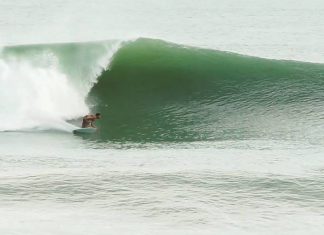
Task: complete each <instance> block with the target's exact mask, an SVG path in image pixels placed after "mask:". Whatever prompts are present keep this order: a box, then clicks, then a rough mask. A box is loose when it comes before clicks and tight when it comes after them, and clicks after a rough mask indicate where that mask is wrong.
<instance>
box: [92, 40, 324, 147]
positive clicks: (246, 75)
mask: <svg viewBox="0 0 324 235" xmlns="http://www.w3.org/2000/svg"><path fill="white" fill-rule="evenodd" d="M323 88H324V66H323V65H321V64H310V63H301V62H292V61H276V60H268V59H260V58H255V57H248V56H242V55H237V54H232V53H226V52H221V51H215V50H206V49H198V48H190V47H184V46H180V45H175V44H171V43H167V42H163V41H160V40H151V39H138V40H137V41H135V42H130V43H128V44H126V45H124V46H123V47H122V48H121V49H120V50H118V52H117V53H116V54H115V55H114V58H113V61H112V62H111V64H110V69H109V70H107V71H105V72H104V73H102V75H101V76H100V77H99V82H98V83H97V84H95V86H94V87H93V88H92V90H91V93H90V96H89V97H90V100H91V102H92V103H93V104H96V106H95V110H96V111H100V112H101V113H103V119H102V120H101V121H100V126H101V136H102V137H104V138H108V139H113V140H131V141H208V140H220V139H222V140H224V139H227V140H229V139H249V138H258V139H260V138H261V139H263V138H266V139H269V138H271V139H293V140H300V139H303V140H305V138H306V139H307V138H313V137H314V136H318V135H322V134H321V133H319V132H318V131H317V130H318V128H319V127H321V125H322V124H321V122H322V120H321V117H323V114H324V105H323V104H324V91H323ZM322 136H323V135H322Z"/></svg>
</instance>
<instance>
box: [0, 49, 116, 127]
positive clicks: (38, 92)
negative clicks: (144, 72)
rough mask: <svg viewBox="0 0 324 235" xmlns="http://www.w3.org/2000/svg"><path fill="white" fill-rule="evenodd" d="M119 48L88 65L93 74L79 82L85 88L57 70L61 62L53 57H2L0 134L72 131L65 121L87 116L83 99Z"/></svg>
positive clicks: (53, 55) (47, 53)
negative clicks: (31, 131)
mask: <svg viewBox="0 0 324 235" xmlns="http://www.w3.org/2000/svg"><path fill="white" fill-rule="evenodd" d="M119 45H120V44H119V43H118V44H117V45H115V46H113V47H109V48H107V53H105V56H101V57H99V58H98V61H96V62H95V63H91V66H93V68H91V69H92V71H93V72H92V73H91V74H88V75H87V77H86V78H82V79H83V80H82V82H83V83H84V84H85V85H84V86H80V85H77V84H79V83H76V82H73V81H72V78H71V77H70V75H68V74H67V73H66V72H64V71H62V70H61V69H60V66H59V63H60V61H59V59H60V58H59V57H58V56H55V54H53V53H50V52H47V51H46V52H44V55H46V56H36V57H33V58H32V59H28V57H19V56H18V55H17V56H16V57H15V56H13V55H11V56H10V57H9V58H8V57H5V56H1V57H0V110H1V112H0V131H15V130H31V129H33V130H35V129H36V130H48V129H55V130H63V131H71V130H72V129H74V128H75V127H74V126H73V125H71V124H69V123H68V122H67V120H70V119H74V118H78V117H80V116H82V115H85V114H87V113H89V107H88V106H87V104H86V102H85V99H86V96H87V94H88V92H89V91H90V89H91V86H92V85H93V84H94V83H95V82H96V79H97V77H98V74H99V73H100V72H101V71H102V69H105V68H107V66H108V65H109V63H110V60H111V58H112V57H113V54H114V53H115V52H116V51H117V50H118V48H119ZM49 55H50V56H49ZM35 58H37V59H38V60H40V61H39V62H37V61H36V62H35ZM73 79H75V78H73Z"/></svg>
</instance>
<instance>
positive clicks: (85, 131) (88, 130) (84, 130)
mask: <svg viewBox="0 0 324 235" xmlns="http://www.w3.org/2000/svg"><path fill="white" fill-rule="evenodd" d="M96 131H97V128H92V127H91V128H80V129H75V130H74V131H73V133H74V134H93V133H95V132H96Z"/></svg>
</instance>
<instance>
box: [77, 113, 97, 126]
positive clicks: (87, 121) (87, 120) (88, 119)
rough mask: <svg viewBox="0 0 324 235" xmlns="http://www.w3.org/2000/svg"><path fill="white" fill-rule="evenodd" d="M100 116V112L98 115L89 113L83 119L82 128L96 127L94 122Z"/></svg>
mask: <svg viewBox="0 0 324 235" xmlns="http://www.w3.org/2000/svg"><path fill="white" fill-rule="evenodd" d="M100 118H101V114H100V113H96V115H92V114H89V115H86V116H84V117H83V119H82V128H91V127H92V128H96V126H95V125H94V122H95V121H96V120H97V119H100Z"/></svg>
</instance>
